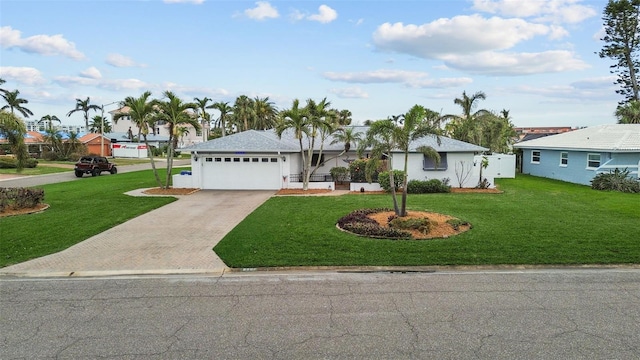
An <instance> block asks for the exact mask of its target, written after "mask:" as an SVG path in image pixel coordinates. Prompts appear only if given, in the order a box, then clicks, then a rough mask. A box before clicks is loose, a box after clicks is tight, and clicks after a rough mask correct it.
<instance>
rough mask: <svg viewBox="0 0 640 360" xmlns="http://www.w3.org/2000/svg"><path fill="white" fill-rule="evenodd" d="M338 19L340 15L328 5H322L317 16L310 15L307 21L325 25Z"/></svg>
mask: <svg viewBox="0 0 640 360" xmlns="http://www.w3.org/2000/svg"><path fill="white" fill-rule="evenodd" d="M337 18H338V13H337V12H336V11H335V10H334V9H332V8H330V7H329V6H327V5H320V7H319V8H318V13H317V14H313V15H309V16H308V17H307V19H309V20H311V21H318V22H321V23H323V24H327V23H330V22H332V21H333V20H335V19H337Z"/></svg>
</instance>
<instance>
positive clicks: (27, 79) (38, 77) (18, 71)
mask: <svg viewBox="0 0 640 360" xmlns="http://www.w3.org/2000/svg"><path fill="white" fill-rule="evenodd" d="M0 76H1V77H2V78H3V79H4V80H8V81H15V82H17V83H19V84H24V85H43V84H46V83H47V80H45V78H44V77H43V76H42V73H41V72H40V70H38V69H36V68H32V67H16V66H0Z"/></svg>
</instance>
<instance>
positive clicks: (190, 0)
mask: <svg viewBox="0 0 640 360" xmlns="http://www.w3.org/2000/svg"><path fill="white" fill-rule="evenodd" d="M163 2H164V3H165V4H196V5H200V4H203V3H204V0H163Z"/></svg>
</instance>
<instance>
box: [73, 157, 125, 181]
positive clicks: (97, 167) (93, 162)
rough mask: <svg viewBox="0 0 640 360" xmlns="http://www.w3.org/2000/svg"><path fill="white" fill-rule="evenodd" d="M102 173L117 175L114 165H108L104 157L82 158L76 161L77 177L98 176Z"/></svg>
mask: <svg viewBox="0 0 640 360" xmlns="http://www.w3.org/2000/svg"><path fill="white" fill-rule="evenodd" d="M104 171H108V172H109V173H111V174H117V173H118V168H116V164H114V163H110V162H109V160H107V158H106V157H104V156H83V157H81V158H80V160H78V162H77V163H76V167H75V173H76V176H77V177H82V176H83V175H84V174H91V176H98V175H100V174H101V173H102V172H104Z"/></svg>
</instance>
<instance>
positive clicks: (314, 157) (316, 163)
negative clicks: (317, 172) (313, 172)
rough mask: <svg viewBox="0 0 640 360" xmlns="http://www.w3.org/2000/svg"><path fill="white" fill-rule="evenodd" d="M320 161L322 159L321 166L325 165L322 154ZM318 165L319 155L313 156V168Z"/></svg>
mask: <svg viewBox="0 0 640 360" xmlns="http://www.w3.org/2000/svg"><path fill="white" fill-rule="evenodd" d="M319 159H320V164H324V154H322V156H321V157H320V158H319ZM316 165H318V154H313V156H311V166H316Z"/></svg>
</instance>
